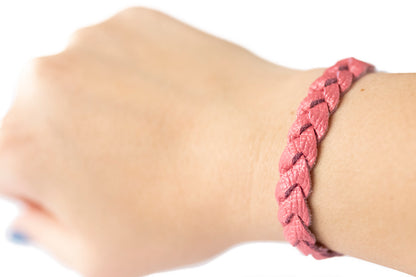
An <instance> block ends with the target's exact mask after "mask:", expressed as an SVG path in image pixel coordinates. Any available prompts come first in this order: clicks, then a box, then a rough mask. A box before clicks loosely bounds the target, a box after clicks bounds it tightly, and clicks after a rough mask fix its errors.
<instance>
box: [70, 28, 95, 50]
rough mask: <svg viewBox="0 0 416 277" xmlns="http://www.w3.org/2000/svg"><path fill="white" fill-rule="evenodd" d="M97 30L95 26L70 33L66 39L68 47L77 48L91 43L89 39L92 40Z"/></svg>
mask: <svg viewBox="0 0 416 277" xmlns="http://www.w3.org/2000/svg"><path fill="white" fill-rule="evenodd" d="M97 29H98V28H97V27H96V26H87V27H83V28H80V29H78V30H76V31H74V32H72V34H71V35H70V36H69V38H68V47H69V48H70V47H71V46H77V45H79V44H82V43H85V42H89V41H91V39H93V38H94V36H95V34H96V32H97Z"/></svg>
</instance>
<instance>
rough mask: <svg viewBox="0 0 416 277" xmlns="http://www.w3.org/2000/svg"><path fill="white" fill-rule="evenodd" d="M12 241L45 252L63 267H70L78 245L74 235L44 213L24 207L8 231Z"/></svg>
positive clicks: (28, 206) (33, 208) (27, 206)
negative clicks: (26, 244)
mask: <svg viewBox="0 0 416 277" xmlns="http://www.w3.org/2000/svg"><path fill="white" fill-rule="evenodd" d="M9 234H10V237H11V239H12V240H14V241H16V242H20V243H28V244H30V245H33V246H35V247H39V248H40V249H42V250H45V251H46V252H47V253H48V254H52V256H54V257H56V258H57V259H58V260H59V261H60V262H62V263H63V264H64V265H67V266H72V265H73V264H74V262H75V259H74V255H75V254H76V253H79V249H76V248H75V247H79V245H80V244H79V243H78V242H77V241H76V239H75V237H74V235H73V234H72V233H71V232H70V230H68V229H67V228H66V227H65V226H63V225H62V224H61V223H60V222H58V221H57V220H56V219H55V218H54V217H53V216H51V215H50V214H48V213H47V212H46V211H44V210H41V209H39V208H38V207H36V206H34V205H26V206H25V208H24V209H23V211H22V212H21V213H20V214H19V216H18V217H17V218H16V219H15V220H14V221H13V222H12V224H11V226H10V230H9Z"/></svg>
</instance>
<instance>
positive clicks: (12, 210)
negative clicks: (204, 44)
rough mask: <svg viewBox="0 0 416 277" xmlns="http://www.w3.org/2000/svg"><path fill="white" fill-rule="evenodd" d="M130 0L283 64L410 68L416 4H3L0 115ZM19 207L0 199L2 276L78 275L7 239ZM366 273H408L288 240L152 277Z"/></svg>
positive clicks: (76, 0) (4, 0)
mask: <svg viewBox="0 0 416 277" xmlns="http://www.w3.org/2000/svg"><path fill="white" fill-rule="evenodd" d="M132 5H142V6H146V7H153V8H156V9H159V10H162V11H164V12H166V13H168V14H170V15H173V16H174V17H176V18H178V19H180V20H182V21H185V22H187V23H189V24H191V25H193V26H195V27H197V28H199V29H202V30H204V31H206V32H209V33H211V34H214V35H216V36H219V37H222V38H225V39H227V40H230V41H233V42H235V43H238V44H240V45H242V46H244V47H246V48H248V49H249V50H251V51H253V52H254V53H256V54H257V55H259V56H261V57H263V58H265V59H268V60H270V61H272V62H274V63H277V64H280V65H284V66H288V67H293V68H299V69H308V68H312V67H328V66H331V65H332V64H333V63H335V62H336V61H337V60H339V59H342V58H346V57H350V56H353V57H355V58H357V59H361V60H364V61H366V62H369V63H372V64H374V65H375V66H376V68H377V69H378V70H380V71H387V72H416V53H415V51H416V42H415V33H416V32H415V27H416V16H415V13H416V5H415V4H413V1H397V0H396V1H394V2H393V1H385V2H383V1H352V0H348V1H345V0H344V1H339V2H338V1H312V0H309V1H289V0H285V1H225V0H223V1H218V0H211V1H201V0H200V1H190V0H189V1H168V0H166V1H156V0H155V1H120V0H119V1H116V0H113V1H105V0H101V1H98V0H94V1H87V0H84V1H81V0H72V1H62V0H55V1H44V0H37V1H31V0H27V1H25V0H13V1H12V0H0V118H1V117H2V116H3V115H4V113H5V112H6V111H7V109H8V107H9V104H10V101H11V99H12V97H13V88H14V86H15V83H16V78H17V76H18V73H19V70H20V68H21V67H22V65H23V64H24V62H26V61H27V60H28V59H30V58H32V57H35V56H40V55H48V54H53V53H56V52H58V51H59V50H61V49H62V48H63V47H64V45H65V43H66V41H67V38H68V36H69V35H70V34H71V32H72V31H74V30H76V29H77V28H79V27H82V26H86V25H89V24H93V23H96V22H98V21H100V20H103V19H105V18H106V17H108V16H111V15H113V14H114V13H115V12H117V11H119V10H121V9H123V8H125V7H128V6H132ZM17 213H18V208H17V207H16V206H15V205H14V204H13V203H11V202H7V201H5V200H0V232H1V236H0V276H7V277H22V276H46V277H48V276H61V277H70V276H72V277H75V276H78V275H77V274H76V273H74V272H71V271H69V270H67V269H65V268H63V267H61V266H60V265H59V264H58V263H57V262H55V261H54V260H53V259H52V258H51V257H49V256H48V255H47V254H45V253H43V252H41V251H40V250H37V249H35V248H33V247H27V246H19V245H14V244H12V243H10V242H8V241H7V240H6V235H5V234H6V229H7V226H8V224H9V223H10V221H11V220H12V219H13V217H14V216H15V215H16V214H17ZM276 220H277V218H276ZM386 228H388V226H386ZM369 275H371V276H392V277H400V276H402V277H404V276H409V275H406V274H403V273H400V272H398V271H395V270H392V269H388V268H385V267H382V266H378V265H375V264H372V263H369V262H365V261H361V260H358V259H354V258H351V257H341V258H331V259H327V260H321V261H316V260H314V259H313V258H312V257H310V256H308V257H305V256H303V255H301V254H300V253H299V252H298V251H297V249H295V248H292V247H291V246H290V245H289V244H287V243H278V242H276V243H266V242H258V243H250V244H244V245H239V246H236V247H234V248H232V249H230V250H229V251H227V252H225V253H223V254H222V255H219V256H217V257H216V258H215V259H212V260H209V261H205V262H203V263H201V264H199V265H195V266H194V267H192V268H184V269H177V270H175V271H170V272H164V273H159V274H154V275H152V277H173V276H263V277H266V276H308V277H309V276H369ZM120 277H122V276H120Z"/></svg>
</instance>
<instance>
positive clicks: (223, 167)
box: [0, 8, 416, 277]
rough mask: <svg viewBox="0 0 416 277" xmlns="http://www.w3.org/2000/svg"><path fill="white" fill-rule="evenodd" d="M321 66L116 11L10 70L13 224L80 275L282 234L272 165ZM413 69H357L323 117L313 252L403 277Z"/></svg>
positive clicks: (414, 159)
mask: <svg viewBox="0 0 416 277" xmlns="http://www.w3.org/2000/svg"><path fill="white" fill-rule="evenodd" d="M323 71H324V68H316V69H311V70H306V71H301V70H293V69H289V68H285V67H281V66H278V65H276V64H272V63H270V62H268V61H265V60H263V59H260V58H259V57H257V56H255V55H254V54H252V53H251V52H249V51H247V50H245V49H243V48H241V47H239V46H237V45H234V44H232V43H230V42H227V41H224V40H221V39H219V38H216V37H213V36H211V35H209V34H206V33H203V32H201V31H199V30H196V29H194V28H192V27H190V26H188V25H186V24H184V23H182V22H179V21H177V20H175V19H174V18H172V17H170V16H168V15H165V14H163V13H161V12H158V11H155V10H150V9H146V8H130V9H127V10H124V11H122V12H120V13H118V14H116V15H115V16H113V17H111V18H109V19H108V20H106V21H104V22H101V23H99V24H96V25H94V26H90V27H87V28H84V29H81V30H79V31H77V32H75V33H74V34H73V36H72V37H71V39H70V41H69V43H68V47H67V48H66V49H65V50H64V51H62V52H61V53H58V54H56V55H53V56H47V57H40V58H37V59H35V60H33V61H32V62H30V63H28V64H27V66H26V67H25V68H24V70H23V71H22V74H21V77H20V80H19V85H18V89H17V93H16V98H15V100H14V102H13V104H12V106H11V108H10V110H9V111H8V113H7V114H6V116H5V118H4V119H3V122H2V128H1V130H0V192H1V193H2V194H3V196H5V197H9V198H13V199H18V200H20V201H21V202H22V203H23V204H24V205H25V207H26V209H25V210H24V211H23V212H22V214H21V215H20V216H19V217H18V218H17V219H16V221H15V222H14V223H13V226H12V227H13V229H15V230H19V231H22V232H24V233H26V234H27V235H28V236H29V237H30V238H31V241H32V243H33V244H34V245H37V246H38V247H40V248H42V249H44V250H46V251H47V252H49V253H51V254H52V255H53V256H55V257H56V258H57V259H58V260H59V261H60V262H61V263H62V264H63V265H66V266H68V267H70V268H72V269H74V270H77V271H79V272H80V273H81V274H82V275H83V276H87V277H98V276H100V277H110V276H125V277H130V276H131V277H133V276H143V275H146V274H150V273H154V272H158V271H162V270H169V269H173V268H177V267H182V266H186V265H191V264H195V263H198V262H200V261H203V260H207V259H209V258H212V257H214V256H216V255H218V254H220V253H221V252H223V251H225V250H226V249H227V248H229V247H232V246H233V245H236V244H238V243H241V242H248V241H254V240H263V241H267V240H270V241H279V240H283V239H284V238H283V233H282V227H281V226H280V223H279V222H278V220H277V209H278V206H277V202H276V200H275V198H274V190H275V185H276V183H277V181H278V178H279V172H278V162H279V158H280V155H281V153H282V152H283V149H284V147H285V143H286V136H287V132H288V130H289V127H290V125H291V124H292V122H293V121H294V119H295V111H296V108H297V106H298V105H299V103H300V101H301V100H302V99H303V98H304V97H305V96H306V92H307V89H308V86H309V85H310V83H312V82H313V81H314V80H315V79H316V78H317V77H319V76H320V75H321V74H322V73H323ZM415 91H416V77H415V74H411V73H408V74H389V73H372V74H370V75H367V76H365V77H363V78H362V79H360V80H358V81H357V82H356V83H355V84H354V85H353V87H352V88H351V90H350V91H349V92H348V93H347V94H346V95H345V96H344V97H343V99H342V102H341V104H340V107H339V108H338V110H337V112H336V113H335V114H334V115H333V116H332V117H331V119H330V129H329V132H328V134H327V135H326V138H325V139H324V141H323V143H322V144H321V145H320V146H319V149H318V150H319V152H318V153H319V157H318V161H317V164H316V165H315V167H314V169H313V171H312V183H313V193H312V195H311V196H310V198H309V204H310V206H311V209H312V215H313V224H312V230H313V232H314V233H315V234H316V236H317V238H318V240H319V241H321V242H322V243H324V244H325V245H327V246H328V247H329V248H331V249H333V250H335V251H338V252H340V253H344V254H347V255H351V256H354V257H357V258H361V259H364V260H368V261H371V262H375V263H378V264H381V265H385V266H389V267H392V268H395V269H398V270H401V271H403V272H407V273H409V274H416V268H415V266H414V261H415V260H416V250H415V249H416V236H414V234H415V232H416V218H415V214H414V213H413V212H412V211H414V210H415V208H416V206H415V201H414V200H415V195H416V171H415V169H414V165H415V164H416V156H415V155H413V156H412V155H411V154H410V153H416V131H415V130H416V116H415V112H414V106H415V104H416V94H415V93H414V92H415Z"/></svg>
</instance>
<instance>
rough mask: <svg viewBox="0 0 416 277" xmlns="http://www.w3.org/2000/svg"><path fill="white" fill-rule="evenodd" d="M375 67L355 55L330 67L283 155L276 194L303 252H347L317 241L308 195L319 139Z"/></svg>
mask: <svg viewBox="0 0 416 277" xmlns="http://www.w3.org/2000/svg"><path fill="white" fill-rule="evenodd" d="M373 71H374V66H373V65H371V64H367V63H364V62H362V61H359V60H357V59H354V58H352V57H351V58H347V59H343V60H340V61H338V62H337V63H336V64H335V65H333V66H332V67H330V68H328V69H326V70H325V72H324V74H323V75H322V76H321V77H319V78H318V79H316V80H315V81H314V82H313V83H312V84H311V86H310V87H309V91H308V95H307V96H306V97H305V98H304V99H303V100H302V102H301V103H300V105H299V107H298V109H297V112H296V120H295V122H294V123H293V124H292V126H291V128H290V130H289V135H288V140H287V146H286V148H285V149H284V151H283V153H282V155H281V158H280V162H279V172H280V179H279V181H278V183H277V186H276V192H275V197H276V200H277V202H278V204H279V210H278V219H279V221H280V223H281V224H282V225H283V233H284V237H285V239H286V240H287V241H289V242H290V244H292V245H293V246H296V247H298V249H299V250H300V251H301V252H302V253H303V254H305V255H309V254H312V256H313V257H314V258H315V259H318V260H320V259H325V258H329V257H334V256H342V255H343V254H340V253H337V252H335V251H332V250H330V249H328V248H326V247H325V246H324V245H323V244H321V243H319V242H317V240H316V238H315V236H314V234H313V233H312V232H311V231H310V229H309V226H311V223H312V220H311V213H310V209H309V206H308V202H307V198H308V196H309V195H310V193H311V191H312V190H311V185H312V184H311V177H310V171H311V170H312V168H313V167H314V166H315V162H316V159H317V154H318V143H319V142H321V141H322V139H323V138H324V136H325V134H326V132H327V130H328V120H329V116H330V115H331V114H332V113H334V112H335V111H336V109H337V107H338V104H339V101H340V98H341V96H343V95H344V94H345V93H346V92H347V91H348V90H349V88H350V87H351V84H352V83H353V82H354V81H355V80H357V79H359V78H360V77H361V76H363V75H364V74H366V73H369V72H373Z"/></svg>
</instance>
